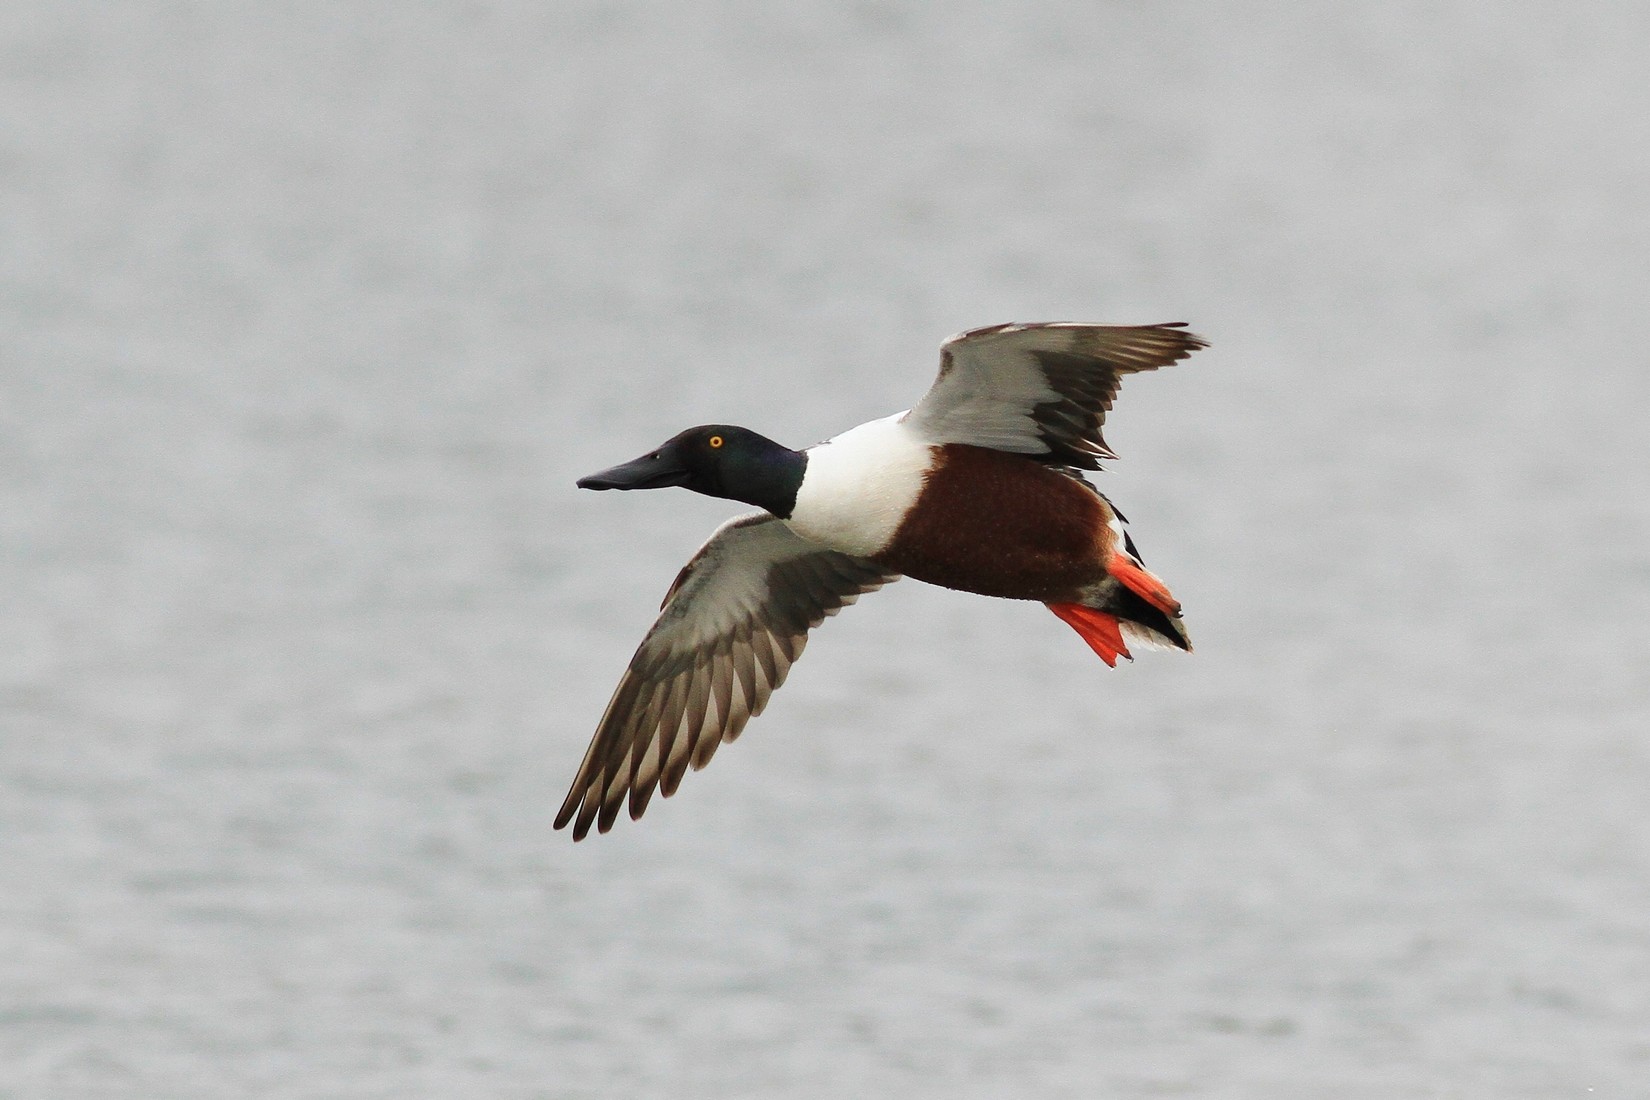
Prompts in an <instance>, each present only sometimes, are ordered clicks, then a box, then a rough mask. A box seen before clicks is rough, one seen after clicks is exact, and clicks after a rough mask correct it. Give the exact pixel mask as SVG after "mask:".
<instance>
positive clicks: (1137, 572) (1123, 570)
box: [1106, 554, 1180, 619]
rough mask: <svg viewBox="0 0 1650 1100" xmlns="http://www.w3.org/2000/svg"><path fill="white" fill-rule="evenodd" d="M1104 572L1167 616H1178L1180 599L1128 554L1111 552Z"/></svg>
mask: <svg viewBox="0 0 1650 1100" xmlns="http://www.w3.org/2000/svg"><path fill="white" fill-rule="evenodd" d="M1106 572H1108V573H1110V574H1111V575H1112V576H1114V577H1116V578H1117V579H1118V580H1119V581H1121V582H1123V586H1124V587H1125V588H1128V589H1129V590H1130V591H1132V592H1133V593H1134V594H1135V595H1137V596H1139V597H1140V598H1141V599H1143V600H1145V601H1146V602H1147V603H1149V604H1151V605H1152V606H1153V607H1155V608H1157V609H1158V610H1159V611H1161V612H1163V614H1165V615H1167V616H1169V618H1171V619H1177V618H1179V617H1180V601H1179V600H1177V599H1175V598H1174V596H1172V595H1171V594H1170V593H1169V586H1168V585H1166V584H1164V583H1163V582H1162V581H1160V580H1158V579H1157V577H1156V576H1154V575H1153V574H1151V573H1148V572H1146V571H1145V570H1144V569H1142V568H1141V567H1140V566H1138V565H1136V564H1135V563H1134V561H1133V560H1132V559H1131V558H1129V556H1128V555H1126V554H1113V555H1112V556H1111V561H1109V562H1107V563H1106Z"/></svg>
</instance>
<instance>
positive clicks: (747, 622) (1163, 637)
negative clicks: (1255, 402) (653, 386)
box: [555, 323, 1206, 840]
mask: <svg viewBox="0 0 1650 1100" xmlns="http://www.w3.org/2000/svg"><path fill="white" fill-rule="evenodd" d="M1205 346H1206V344H1205V342H1204V341H1203V340H1202V339H1200V338H1199V337H1197V336H1194V335H1193V334H1192V333H1190V332H1187V331H1186V330H1185V326H1184V325H1183V324H1178V323H1176V324H1163V325H1138V326H1135V325H1089V324H1075V323H1054V324H1007V325H994V326H991V327H989V328H977V329H973V330H970V331H968V332H964V333H962V334H961V335H959V336H954V337H952V338H951V339H950V340H947V341H946V342H945V344H944V345H943V346H942V347H941V349H940V373H939V377H938V378H937V379H936V380H935V381H934V384H933V386H932V387H931V388H930V389H929V391H928V392H927V394H925V395H924V396H923V399H922V400H921V401H919V402H918V403H917V404H916V406H915V407H913V408H911V409H909V410H907V411H905V412H902V413H897V414H895V415H894V416H890V417H886V418H884V419H881V420H873V421H870V422H869V423H865V424H861V425H859V426H858V427H857V428H852V429H850V430H848V431H846V432H844V433H842V434H841V435H838V436H835V437H834V438H831V439H828V440H826V441H825V442H824V443H820V444H816V445H815V446H812V447H808V448H806V449H804V450H800V451H793V450H792V449H791V448H789V447H786V446H784V445H783V444H780V443H775V442H774V441H773V440H771V439H768V438H766V437H764V436H761V435H758V434H757V433H755V432H753V431H751V430H749V429H747V428H739V427H734V426H731V425H725V424H711V425H705V426H703V427H698V428H689V429H688V430H687V431H685V432H682V433H681V434H680V435H677V436H675V437H674V438H672V439H670V440H668V441H667V442H665V443H664V444H662V445H660V446H659V447H657V448H655V449H654V450H651V451H649V452H648V453H647V454H645V455H642V456H641V457H640V458H637V459H635V460H633V461H631V462H626V463H624V464H622V465H619V466H614V467H613V468H612V469H608V470H603V471H601V472H600V473H596V474H591V475H590V476H589V477H585V478H580V479H579V482H578V484H579V487H580V488H584V489H662V488H665V487H666V486H671V485H680V486H682V487H684V488H687V489H692V490H693V491H694V492H697V493H704V494H706V495H708V496H714V497H725V498H727V499H729V500H737V501H742V502H744V503H746V504H751V505H755V506H756V507H757V508H759V509H761V511H758V512H752V513H749V514H747V515H742V516H739V517H737V518H734V519H731V520H729V521H728V522H726V523H724V524H723V525H722V526H721V527H719V528H717V529H716V532H715V533H714V534H712V535H711V537H710V540H709V541H708V542H706V543H705V544H704V546H702V547H700V548H699V552H698V553H696V554H694V555H693V558H692V559H691V560H690V561H689V562H688V563H687V565H686V566H685V567H684V568H683V569H682V571H681V573H680V574H678V575H677V577H676V580H675V583H673V584H672V585H671V586H670V591H669V592H667V593H666V594H665V599H664V603H663V605H662V606H661V610H660V614H659V618H658V620H657V621H656V622H654V624H653V628H652V629H651V630H649V631H648V632H647V636H646V637H644V638H643V639H642V644H641V646H640V648H638V649H637V650H636V655H635V656H634V657H632V658H631V660H630V667H629V668H628V669H627V670H626V671H625V674H624V676H623V677H622V678H621V679H620V680H619V686H618V688H617V689H616V690H615V691H614V693H613V699H612V701H611V702H609V703H608V705H607V712H606V713H605V714H603V715H602V719H601V722H600V724H599V725H598V726H597V727H596V733H595V736H594V737H593V738H591V741H590V747H589V748H588V749H587V750H586V751H585V754H584V761H583V763H581V764H580V765H579V771H578V776H577V777H576V778H575V779H574V780H573V786H572V789H571V790H569V791H568V793H567V799H566V801H564V802H563V803H562V806H561V810H560V812H559V813H557V815H556V821H555V827H556V828H558V829H560V828H563V827H564V826H566V825H568V824H569V823H571V824H572V825H573V838H574V839H575V840H579V839H582V838H583V837H584V836H585V835H586V834H587V833H588V832H589V831H590V827H591V825H595V826H596V828H597V829H598V830H599V831H601V832H604V833H605V832H606V831H607V830H608V829H609V828H611V827H612V825H613V822H614V820H615V819H616V818H617V817H618V814H619V810H620V808H621V807H622V806H624V805H625V804H626V803H627V802H628V804H629V809H630V816H631V817H632V818H638V817H640V816H641V815H642V811H643V810H644V809H646V808H647V804H648V800H649V799H650V798H652V797H653V792H654V791H655V789H657V790H658V791H660V792H661V793H662V794H663V795H664V796H665V797H669V796H670V795H671V794H673V793H675V791H676V787H677V785H678V784H679V783H680V782H681V781H682V776H683V775H684V774H686V772H687V769H688V768H689V767H693V768H695V769H698V768H702V767H704V766H705V764H706V763H708V762H709V761H710V758H711V755H712V754H713V753H715V751H716V748H717V746H718V745H720V744H721V743H722V742H724V741H732V740H733V739H734V738H736V737H738V736H739V733H740V731H741V730H743V729H744V727H745V723H746V722H747V721H749V720H750V719H751V718H752V717H754V716H755V715H757V714H760V713H761V712H762V708H763V707H764V706H765V705H766V704H767V701H768V697H769V695H770V694H772V692H773V690H774V689H775V688H777V687H778V686H779V685H780V684H781V683H783V682H784V680H785V675H786V673H787V672H788V671H789V670H790V667H791V664H792V663H793V662H795V661H796V659H797V657H798V656H799V655H800V654H801V653H802V648H803V646H805V645H806V644H807V641H808V631H809V630H811V629H812V628H813V627H816V626H818V625H819V624H820V623H821V622H822V621H824V619H825V617H826V616H828V615H834V614H836V613H837V611H839V610H841V609H842V608H843V607H844V606H846V605H848V604H851V603H853V602H854V601H855V600H857V599H858V598H859V597H860V596H861V595H863V594H864V593H866V592H870V591H873V590H874V589H877V588H880V587H882V586H883V585H885V584H888V583H889V582H891V581H894V580H897V579H899V578H900V577H913V578H915V579H917V580H921V581H927V582H928V583H930V584H937V585H942V586H944V587H946V588H954V589H958V590H960V591H963V592H976V593H979V594H981V595H985V596H997V597H1000V598H1003V599H1010V600H1037V601H1040V602H1042V603H1044V604H1047V605H1048V608H1049V610H1051V611H1053V612H1054V614H1055V615H1057V616H1059V617H1060V618H1061V619H1062V620H1063V621H1065V622H1066V623H1067V624H1069V625H1070V626H1071V627H1072V628H1073V629H1074V630H1076V631H1077V633H1078V634H1079V635H1080V636H1081V637H1082V638H1083V640H1084V641H1085V642H1087V643H1088V644H1089V646H1090V647H1091V648H1092V649H1093V650H1094V652H1095V653H1097V654H1098V655H1099V656H1100V659H1101V660H1103V661H1105V662H1106V664H1107V665H1115V664H1116V662H1117V658H1119V657H1123V658H1128V659H1131V660H1132V657H1131V655H1130V653H1129V650H1128V646H1127V644H1126V642H1125V639H1127V640H1128V641H1132V642H1136V643H1140V644H1145V645H1155V646H1172V647H1174V648H1176V649H1183V650H1187V651H1190V650H1191V648H1192V646H1191V641H1190V639H1189V638H1188V637H1187V634H1186V630H1185V627H1184V626H1183V625H1182V623H1181V619H1180V604H1179V603H1178V602H1177V601H1176V600H1175V598H1174V597H1173V596H1172V595H1170V593H1169V589H1168V586H1167V585H1165V584H1164V583H1163V582H1162V581H1161V580H1159V579H1158V578H1157V577H1156V576H1154V575H1153V574H1152V573H1150V572H1148V571H1147V570H1146V567H1145V566H1144V565H1143V564H1142V562H1141V559H1140V553H1139V551H1137V550H1136V549H1135V546H1134V541H1133V540H1132V539H1131V538H1130V537H1129V535H1128V532H1126V531H1125V530H1124V528H1123V523H1124V519H1123V516H1122V515H1121V514H1120V513H1119V512H1118V511H1117V509H1116V508H1114V507H1113V506H1112V503H1111V501H1109V500H1107V499H1106V498H1105V496H1103V495H1102V494H1101V493H1100V491H1099V490H1098V489H1096V488H1095V487H1094V486H1093V485H1091V484H1090V483H1089V482H1088V480H1087V479H1085V478H1084V476H1083V473H1082V471H1084V470H1098V469H1100V461H1099V460H1100V459H1103V458H1104V459H1112V458H1116V457H1117V456H1116V454H1115V453H1113V452H1112V450H1111V449H1110V448H1109V447H1107V446H1106V442H1105V439H1104V438H1103V437H1102V436H1101V427H1102V426H1103V425H1104V423H1105V419H1106V412H1107V411H1108V410H1109V409H1110V408H1111V406H1112V401H1113V399H1114V398H1115V397H1116V396H1117V389H1118V384H1119V382H1120V381H1121V379H1122V376H1123V375H1125V374H1134V373H1137V372H1139V371H1149V370H1156V369H1157V368H1158V367H1162V366H1167V365H1168V364H1170V363H1174V362H1177V361H1178V360H1181V359H1184V358H1185V357H1186V356H1188V355H1190V354H1191V353H1192V352H1194V351H1196V350H1197V349H1198V348H1201V347H1205Z"/></svg>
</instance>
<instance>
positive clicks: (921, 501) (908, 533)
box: [877, 443, 1113, 601]
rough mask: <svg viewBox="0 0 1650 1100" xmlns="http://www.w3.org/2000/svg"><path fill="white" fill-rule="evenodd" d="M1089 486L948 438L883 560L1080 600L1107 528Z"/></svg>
mask: <svg viewBox="0 0 1650 1100" xmlns="http://www.w3.org/2000/svg"><path fill="white" fill-rule="evenodd" d="M1109 518H1110V517H1109V515H1108V514H1107V509H1106V505H1105V502H1104V501H1102V500H1101V499H1100V497H1099V496H1098V494H1096V493H1095V492H1094V491H1093V490H1092V489H1089V488H1086V487H1085V486H1083V485H1082V484H1080V483H1079V482H1077V481H1075V480H1073V479H1072V478H1070V477H1067V476H1066V475H1065V474H1062V473H1060V472H1058V471H1057V470H1052V469H1049V468H1048V467H1047V466H1044V465H1042V464H1041V463H1038V462H1034V461H1032V460H1031V459H1029V458H1026V457H1024V456H1022V455H1013V454H1007V453H1005V452H1003V451H993V450H988V449H986V448H984V447H970V446H967V445H965V444H960V443H948V444H946V445H945V446H944V447H942V448H940V454H939V456H938V458H937V460H936V462H935V465H934V468H933V470H931V471H930V472H929V474H928V480H927V483H926V485H925V487H924V489H923V492H922V494H921V496H920V497H918V500H917V505H916V507H914V508H912V509H911V512H910V514H909V515H907V516H906V517H905V521H904V522H903V523H901V524H900V526H899V529H898V530H897V531H895V532H894V537H893V540H892V541H891V542H890V543H889V544H888V549H887V550H886V551H884V552H883V553H882V554H879V555H878V556H877V561H878V562H879V563H880V564H883V565H886V566H887V567H888V568H890V569H892V570H895V571H897V572H899V573H903V574H905V575H906V576H908V577H914V578H915V579H917V580H919V581H927V582H928V583H929V584H937V585H941V586H943V587H945V588H955V589H960V590H961V591H964V592H978V593H980V594H981V595H985V596H998V597H1002V598H1004V599H1011V600H1044V601H1049V600H1076V599H1077V598H1078V595H1079V593H1080V591H1081V590H1082V589H1083V588H1084V587H1085V586H1087V585H1091V584H1094V583H1097V582H1098V581H1100V580H1101V579H1103V578H1104V577H1105V575H1106V570H1105V562H1106V561H1107V559H1108V558H1109V556H1110V553H1111V543H1112V541H1113V536H1112V534H1111V529H1110V527H1109V526H1108V525H1107V521H1108V520H1109Z"/></svg>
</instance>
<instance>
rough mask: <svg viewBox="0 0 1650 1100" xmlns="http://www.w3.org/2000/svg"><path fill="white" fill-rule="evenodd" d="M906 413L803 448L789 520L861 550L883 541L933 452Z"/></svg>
mask: <svg viewBox="0 0 1650 1100" xmlns="http://www.w3.org/2000/svg"><path fill="white" fill-rule="evenodd" d="M904 415H905V414H904V413H895V414H894V415H893V416H890V417H885V418H884V419H882V420H873V421H871V422H870V423H868V424H861V425H860V426H859V427H857V428H851V429H849V430H848V431H846V432H843V433H842V434H841V435H839V436H836V437H835V438H834V439H828V440H826V441H825V442H824V443H821V444H819V445H818V446H817V447H810V448H809V449H808V469H807V471H806V472H805V473H804V474H803V477H802V488H801V489H799V490H798V491H797V494H796V508H795V510H793V511H792V513H791V518H790V521H789V522H790V525H791V527H792V529H793V530H795V531H796V533H797V534H799V535H801V536H802V537H803V538H806V539H811V540H813V541H814V542H817V543H820V544H821V545H824V546H828V547H830V548H831V549H833V550H840V551H842V552H843V553H845V554H855V555H858V556H860V557H872V556H875V554H876V553H877V552H878V551H879V550H882V549H884V548H885V547H886V546H887V545H888V543H889V541H890V540H891V539H892V538H893V537H894V532H895V531H896V530H898V529H899V525H900V523H901V521H903V520H904V519H905V513H906V512H908V511H909V510H910V508H911V505H912V504H913V503H914V502H915V501H916V499H917V494H918V493H920V492H922V486H923V478H924V476H925V475H926V474H927V473H928V468H929V466H930V465H932V463H933V457H934V456H933V450H932V448H931V447H930V446H929V445H928V444H927V443H925V442H923V441H922V440H921V439H919V438H917V437H916V435H915V434H914V433H913V432H912V431H911V430H910V429H909V428H907V427H906V426H905V425H904V424H902V423H901V422H900V417H902V416H904Z"/></svg>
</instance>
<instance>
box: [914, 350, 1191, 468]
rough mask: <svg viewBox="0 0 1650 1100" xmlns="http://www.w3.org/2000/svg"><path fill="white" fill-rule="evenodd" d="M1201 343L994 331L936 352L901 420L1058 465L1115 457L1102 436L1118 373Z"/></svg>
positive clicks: (950, 438) (1150, 366) (937, 438)
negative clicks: (934, 369)
mask: <svg viewBox="0 0 1650 1100" xmlns="http://www.w3.org/2000/svg"><path fill="white" fill-rule="evenodd" d="M1205 346H1207V345H1206V344H1205V343H1204V341H1203V340H1202V338H1200V337H1198V336H1195V335H1193V334H1192V333H1190V332H1187V331H1186V329H1185V326H1184V325H1183V324H1179V323H1175V324H1166V325H1084V324H1075V323H1065V322H1060V323H1055V324H1036V325H994V326H992V327H990V328H977V329H973V330H971V331H969V332H965V333H963V334H961V335H960V336H953V337H952V338H951V339H949V340H947V341H946V342H945V344H944V345H943V346H942V347H941V348H940V376H939V377H938V378H937V379H935V380H934V385H933V386H932V387H931V388H930V389H929V391H928V393H927V394H925V395H924V396H923V399H922V400H921V401H920V402H918V403H917V405H916V407H914V408H913V409H912V410H911V411H910V412H908V413H907V414H906V415H905V421H906V423H907V424H909V425H910V426H911V427H912V428H913V429H915V430H916V431H917V432H918V433H919V434H920V435H921V436H922V437H923V438H924V439H927V440H928V441H930V442H933V443H970V444H973V445H974V446H976V447H990V448H992V449H993V450H998V451H1012V452H1013V453H1015V454H1023V455H1030V456H1032V457H1034V458H1042V459H1044V460H1045V461H1048V462H1051V463H1053V464H1056V465H1061V466H1072V467H1077V468H1080V469H1084V470H1097V469H1099V468H1100V463H1099V460H1100V459H1102V458H1116V457H1117V456H1116V455H1115V454H1114V453H1113V452H1112V450H1111V448H1110V447H1107V446H1106V441H1105V439H1104V438H1103V437H1102V436H1101V434H1100V429H1101V427H1102V425H1104V424H1105V422H1106V412H1107V411H1108V410H1109V409H1110V408H1111V404H1112V401H1113V400H1114V399H1115V398H1116V397H1117V386H1118V383H1119V382H1120V381H1121V379H1122V377H1123V375H1125V374H1134V373H1136V372H1137V371H1147V370H1156V369H1157V368H1158V367H1163V366H1167V365H1168V364H1170V363H1173V362H1176V361H1178V360H1181V359H1184V358H1186V356H1188V355H1190V354H1191V353H1192V352H1194V351H1196V350H1197V349H1198V348H1201V347H1205Z"/></svg>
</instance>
